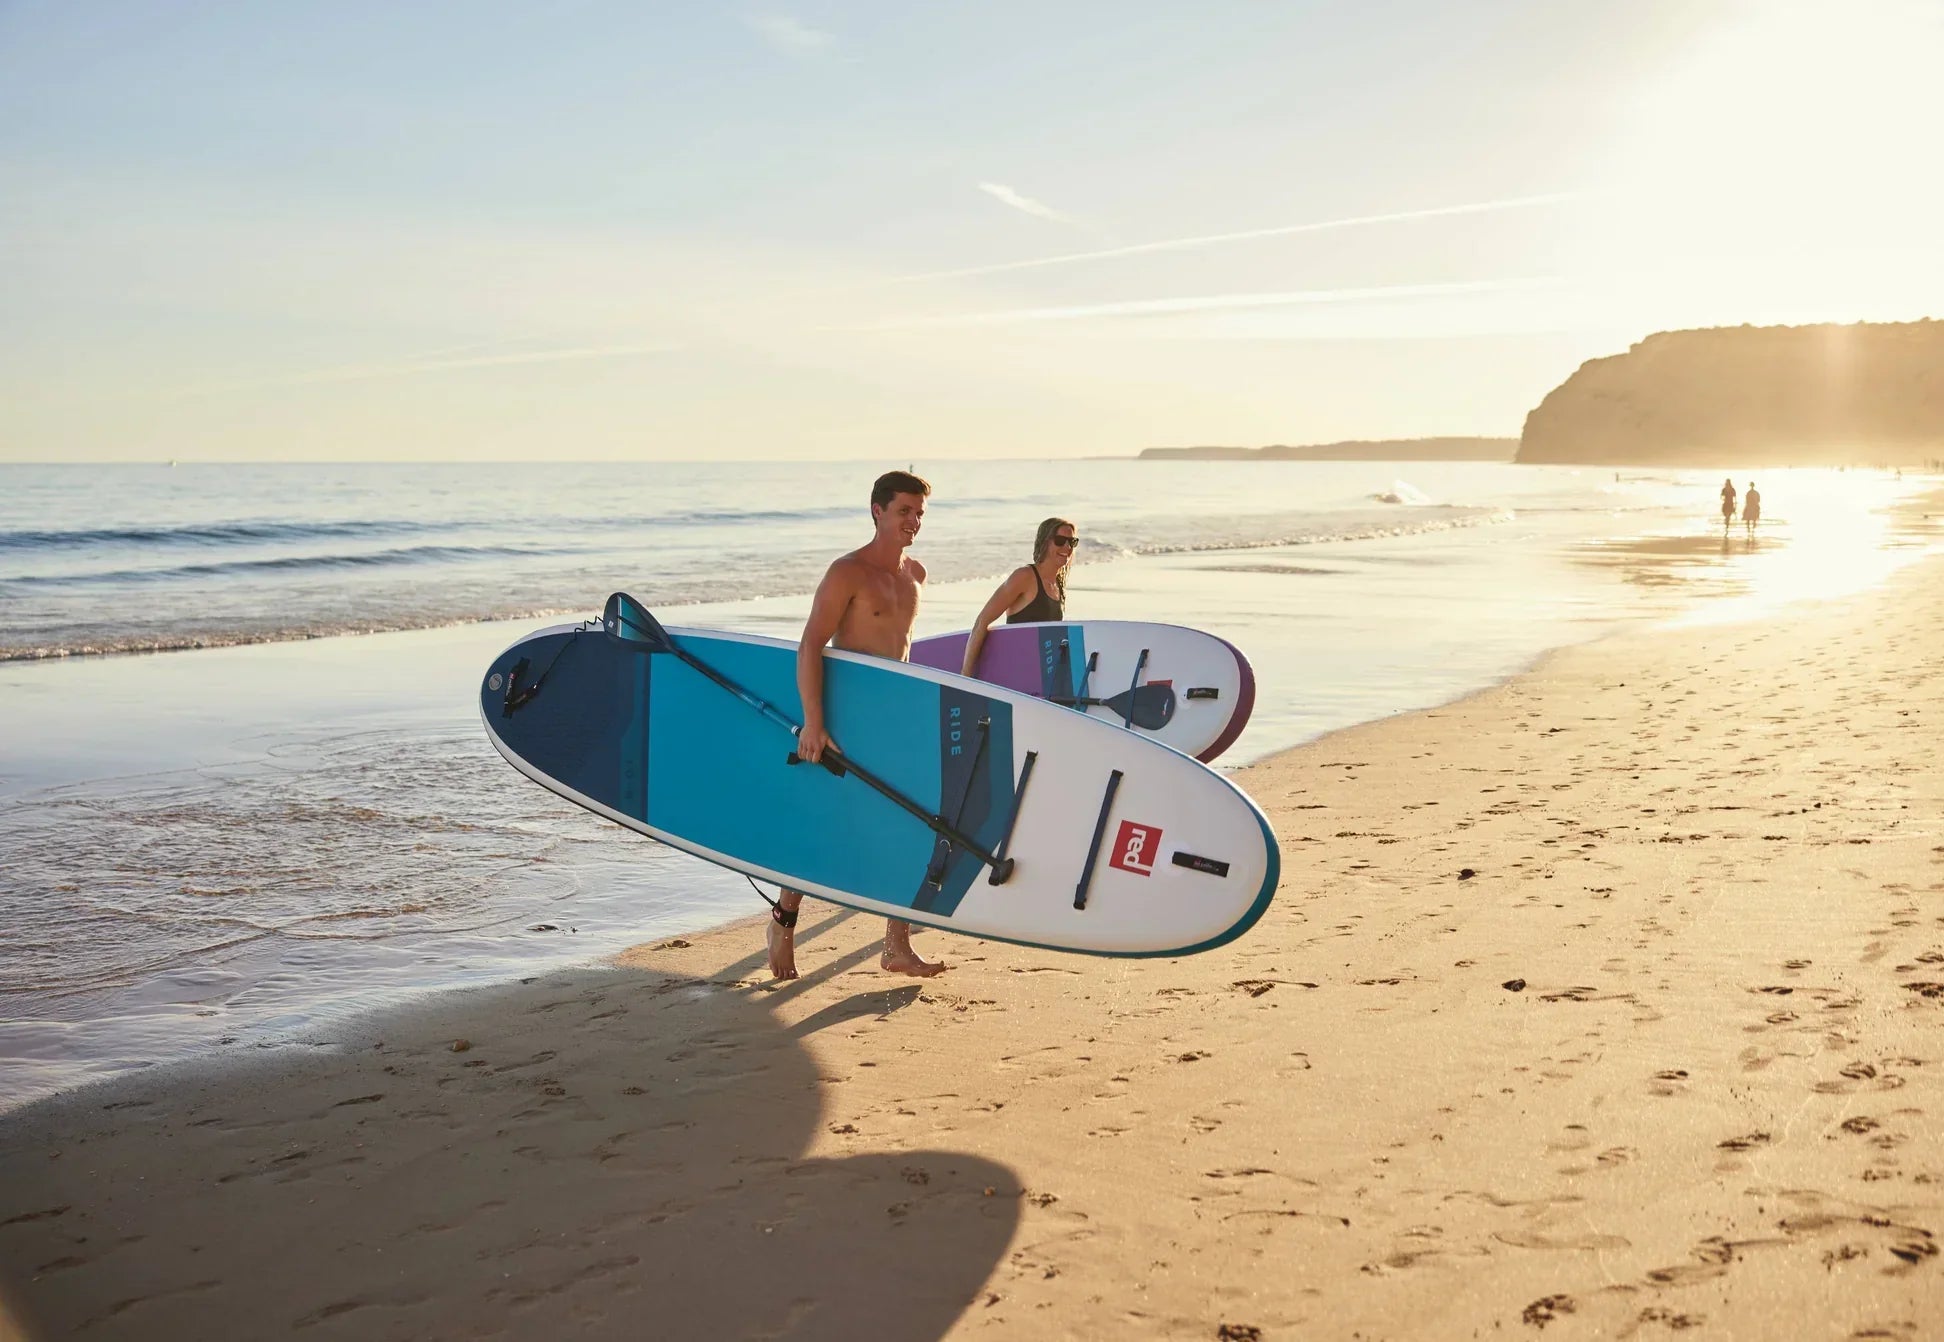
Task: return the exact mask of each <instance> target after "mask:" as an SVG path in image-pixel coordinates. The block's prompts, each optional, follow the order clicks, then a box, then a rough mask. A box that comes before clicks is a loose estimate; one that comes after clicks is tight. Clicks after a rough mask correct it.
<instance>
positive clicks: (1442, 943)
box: [0, 555, 1944, 1342]
mask: <svg viewBox="0 0 1944 1342" xmlns="http://www.w3.org/2000/svg"><path fill="white" fill-rule="evenodd" d="M1940 596H1944V557H1940V556H1935V555H1933V556H1930V557H1928V558H1925V559H1923V560H1921V561H1919V562H1918V563H1916V564H1915V565H1912V566H1909V567H1906V568H1905V569H1904V570H1903V571H1902V572H1900V573H1899V574H1897V575H1896V576H1895V577H1893V578H1892V579H1891V580H1890V582H1889V583H1888V584H1887V585H1885V586H1883V587H1879V588H1874V589H1871V590H1868V591H1865V592H1862V593H1858V594H1855V595H1852V596H1850V597H1848V598H1845V599H1842V600H1837V601H1827V602H1817V603H1804V604H1799V605H1793V606H1790V607H1788V608H1786V609H1785V610H1783V611H1782V612H1780V613H1776V614H1771V615H1770V616H1769V617H1767V618H1766V619H1765V620H1763V621H1761V622H1754V623H1736V624H1712V625H1702V626H1686V627H1667V626H1665V625H1657V626H1655V627H1652V628H1649V629H1644V630H1643V629H1630V630H1626V631H1622V632H1619V633H1617V634H1615V635H1613V636H1610V637H1607V638H1603V639H1600V640H1599V641H1597V642H1595V643H1591V644H1578V645H1574V646H1570V647H1566V648H1562V649H1558V650H1555V651H1553V652H1550V653H1548V654H1546V655H1545V656H1544V657H1543V658H1541V659H1540V660H1539V661H1538V663H1537V664H1536V665H1535V666H1533V667H1532V668H1530V669H1529V670H1527V671H1526V672H1525V673H1523V674H1521V675H1518V676H1515V677H1513V678H1511V679H1509V680H1507V681H1505V682H1504V683H1502V684H1500V685H1497V686H1495V687H1492V688H1489V689H1485V690H1481V691H1477V692H1474V693H1472V694H1469V695H1466V696H1464V697H1463V698H1461V699H1458V700H1455V701H1453V702H1451V703H1448V704H1446V705H1444V706H1442V707H1439V708H1434V709H1428V710H1424V711H1421V712H1418V713H1414V714H1410V715H1403V716H1391V717H1386V718H1381V719H1378V720H1376V721H1373V722H1367V723H1364V724H1361V725H1359V726H1355V727H1350V728H1346V729H1343V730H1340V731H1336V732H1333V733H1330V734H1328V735H1326V736H1324V737H1322V738H1319V739H1317V740H1314V741H1311V742H1309V743H1308V744H1305V745H1302V746H1298V747H1296V748H1294V749H1292V750H1287V751H1283V752H1279V753H1277V754H1274V755H1272V756H1270V757H1269V758H1267V759H1264V760H1262V761H1259V762H1257V763H1256V764H1254V765H1251V766H1250V767H1249V768H1248V769H1247V770H1246V771H1245V772H1244V774H1243V775H1242V777H1243V779H1244V780H1245V785H1246V786H1247V787H1248V789H1249V790H1250V791H1251V792H1252V793H1253V794H1254V795H1255V796H1256V797H1257V799H1258V801H1259V802H1260V803H1261V804H1262V805H1263V807H1264V809H1265V811H1267V812H1268V813H1269V814H1270V816H1271V818H1272V820H1273V822H1274V823H1275V824H1276V826H1277V829H1278V832H1279V835H1280V837H1281V841H1282V847H1283V852H1284V863H1285V879H1284V884H1283V889H1282V890H1281V891H1280V892H1279V896H1278V898H1277V900H1276V901H1275V903H1274V904H1272V906H1271V908H1270V911H1269V913H1268V914H1267V915H1266V916H1265V918H1264V920H1263V922H1262V923H1261V924H1260V925H1258V927H1257V928H1256V929H1255V930H1254V931H1252V932H1251V933H1250V934H1249V936H1247V937H1245V938H1243V939H1242V940H1240V941H1238V942H1237V943H1235V944H1234V945H1232V946H1230V947H1226V948H1223V949H1222V950H1219V951H1215V952H1210V953H1207V954H1204V955H1201V956H1196V957H1192V958H1189V959H1184V960H1177V961H1156V962H1151V963H1150V962H1140V963H1132V962H1114V961H1099V960H1087V959H1082V958H1079V957H1068V956H1059V955H1055V954H1052V953H1048V952H1036V951H1029V950H1024V949H1021V948H1014V947H1007V946H1001V945H997V944H991V943H977V942H972V941H969V940H966V939H964V938H958V937H941V936H937V935H933V934H926V933H921V934H920V937H921V939H920V942H919V944H920V948H921V950H923V951H924V953H926V954H927V955H928V956H936V955H941V954H942V955H943V956H944V957H945V958H946V959H947V961H948V962H949V963H951V964H952V965H953V968H952V970H951V972H950V973H949V974H947V975H946V976H944V977H943V978H940V979H935V980H928V981H924V982H907V981H902V980H895V979H891V978H889V977H888V976H884V975H882V974H880V973H879V972H878V971H877V970H876V969H875V966H874V963H873V961H874V957H875V950H876V943H877V937H878V934H879V931H880V929H879V928H878V927H877V925H876V920H875V919H871V918H866V917H861V916H858V915H855V914H851V913H848V912H845V911H841V910H840V911H828V910H821V909H820V916H816V917H806V919H805V922H804V927H803V929H802V931H801V933H800V935H799V950H798V962H799V965H800V967H801V968H802V970H803V972H804V977H803V978H801V979H799V980H796V981H795V982H793V983H790V984H786V985H781V986H771V985H768V984H767V983H766V982H765V981H764V979H763V978H762V967H761V958H760V957H761V940H760V936H759V935H757V933H758V930H759V929H760V925H761V924H760V918H761V915H757V916H756V917H754V918H750V919H741V920H738V921H736V922H733V923H730V924H728V925H726V926H722V927H718V928H715V929H713V930H711V931H708V932H704V933H697V934H683V935H680V936H674V937H668V938H663V939H661V940H659V941H658V942H657V943H654V944H649V945H643V946H639V947H636V948H635V949H634V950H632V951H630V952H627V953H625V954H624V955H623V956H621V957H619V960H618V962H617V963H616V964H615V965H613V966H611V967H603V968H585V969H574V970H560V971H553V972H543V973H541V974H538V975H535V976H533V978H532V979H531V981H529V982H526V983H522V984H513V985H506V986H503V987H495V988H481V989H476V990H467V991H459V992H452V993H446V994H442V995H440V996H439V997H437V998H436V999H432V1000H430V1001H426V1002H422V1003H418V1004H415V1005H413V1006H412V1007H409V1008H405V1009H401V1010H391V1011H386V1012H382V1013H379V1014H375V1015H372V1016H368V1017H365V1018H362V1019H361V1020H360V1021H359V1022H357V1024H356V1025H355V1026H347V1027H346V1028H345V1029H344V1030H343V1031H342V1032H340V1034H339V1038H338V1040H337V1042H336V1044H335V1046H334V1047H333V1049H332V1050H331V1051H330V1052H322V1051H318V1050H305V1049H296V1048H289V1049H279V1050H275V1051H270V1052H265V1053H261V1054H258V1055H257V1056H255V1057H252V1058H247V1059H222V1060H217V1061H211V1062H208V1063H206V1064H190V1065H187V1066H184V1065H176V1066H172V1067H169V1068H164V1069H158V1070H157V1071H155V1072H152V1073H141V1074H135V1075H131V1076H125V1077H121V1078H116V1079H113V1080H110V1081H108V1082H105V1083H102V1084H100V1085H98V1086H93V1087H89V1088H87V1089H84V1090H81V1091H76V1092H69V1093H66V1094H64V1095H62V1096H59V1097H56V1098H55V1099H52V1100H45V1101H41V1102H39V1103H37V1104H35V1105H32V1106H30V1107H29V1108H27V1109H23V1110H19V1111H15V1112H13V1113H9V1114H5V1115H0V1175H4V1177H0V1310H4V1309H8V1308H10V1309H12V1311H13V1312H14V1314H15V1316H16V1319H15V1327H16V1328H17V1329H19V1330H20V1331H21V1335H22V1336H23V1337H25V1338H31V1339H35V1340H36V1342H38V1339H40V1338H42V1337H53V1336H63V1335H66V1333H67V1332H68V1331H70V1330H73V1329H75V1328H78V1327H80V1326H81V1325H82V1324H84V1323H91V1324H92V1326H90V1327H89V1328H88V1332H89V1335H90V1336H108V1337H115V1336H128V1337H144V1338H155V1337H164V1338H166V1337H178V1336H180V1337H191V1336H198V1337H200V1336H211V1335H220V1333H221V1324H220V1321H221V1320H223V1319H233V1318H238V1317H254V1318H258V1319H260V1320H261V1321H263V1323H264V1325H265V1326H266V1327H272V1326H280V1325H278V1323H277V1321H285V1322H287V1323H288V1324H289V1325H293V1326H295V1325H301V1326H303V1327H304V1329H305V1331H306V1332H307V1333H309V1334H313V1335H316V1336H320V1337H330V1336H341V1337H347V1338H349V1337H359V1338H367V1337H408V1336H409V1337H423V1336H431V1337H437V1336H465V1335H473V1334H475V1333H477V1332H481V1331H503V1332H504V1334H505V1335H507V1336H512V1337H522V1338H523V1337H535V1338H539V1337H550V1336H558V1335H560V1334H562V1333H563V1332H567V1331H578V1332H579V1334H580V1335H584V1336H597V1337H599V1336H615V1337H621V1336H630V1335H634V1333H635V1332H637V1331H638V1324H639V1320H640V1318H641V1311H642V1310H643V1309H651V1310H652V1311H653V1315H654V1317H657V1318H660V1319H662V1320H664V1321H666V1322H667V1323H668V1324H669V1325H670V1326H672V1327H674V1328H675V1329H676V1330H677V1331H681V1332H686V1333H688V1334H690V1335H699V1334H702V1333H705V1332H707V1331H710V1330H714V1331H715V1332H717V1333H719V1334H721V1335H727V1336H742V1335H749V1334H752V1333H756V1332H764V1333H767V1334H770V1335H776V1336H787V1337H844V1336H856V1335H861V1334H862V1332H863V1331H864V1330H865V1329H867V1328H868V1329H870V1330H872V1331H873V1332H874V1333H875V1334H876V1335H880V1336H890V1337H899V1338H904V1337H909V1338H914V1339H915V1338H939V1337H946V1336H952V1337H960V1336H967V1337H969V1336H975V1335H980V1334H986V1335H1000V1336H1003V1335H1008V1334H1009V1333H1011V1332H1016V1331H1022V1330H1032V1331H1034V1332H1035V1333H1036V1334H1038V1335H1054V1336H1076V1337H1080V1336H1103V1335H1109V1334H1115V1335H1121V1336H1140V1337H1148V1336H1152V1337H1177V1336H1213V1335H1215V1333H1216V1330H1217V1328H1218V1327H1220V1326H1222V1325H1230V1326H1232V1327H1237V1328H1240V1327H1243V1326H1247V1327H1253V1328H1257V1329H1259V1330H1260V1332H1261V1336H1262V1337H1264V1338H1271V1339H1273V1338H1279V1337H1288V1336H1307V1335H1324V1336H1344V1337H1347V1336H1350V1335H1351V1334H1352V1333H1353V1332H1355V1331H1360V1332H1361V1333H1362V1334H1363V1335H1365V1336H1370V1335H1384V1336H1455V1335H1463V1334H1464V1333H1465V1332H1466V1331H1468V1330H1483V1331H1489V1330H1491V1329H1494V1328H1497V1329H1500V1330H1502V1331H1504V1332H1505V1333H1506V1334H1507V1335H1513V1336H1524V1335H1538V1333H1539V1332H1540V1331H1543V1332H1544V1334H1545V1335H1546V1336H1547V1337H1549V1338H1550V1337H1582V1336H1613V1335H1619V1334H1622V1333H1626V1332H1630V1331H1631V1332H1632V1333H1633V1334H1634V1335H1637V1336H1643V1337H1652V1336H1659V1335H1663V1334H1667V1333H1671V1332H1677V1331H1686V1330H1688V1329H1693V1328H1699V1329H1701V1330H1703V1331H1702V1334H1701V1335H1709V1336H1713V1335H1736V1336H1780V1335H1785V1334H1788V1333H1790V1332H1792V1331H1793V1332H1798V1333H1799V1332H1800V1331H1801V1330H1802V1329H1804V1328H1805V1327H1807V1328H1808V1329H1809V1330H1810V1331H1815V1332H1824V1333H1831V1334H1836V1335H1842V1333H1843V1331H1844V1330H1862V1329H1866V1328H1877V1329H1881V1330H1884V1331H1883V1333H1882V1334H1881V1335H1886V1336H1892V1337H1896V1336H1917V1335H1920V1333H1921V1329H1922V1328H1923V1327H1925V1325H1923V1324H1922V1323H1921V1320H1922V1319H1923V1318H1926V1317H1931V1318H1934V1317H1936V1311H1937V1308H1938V1307H1939V1305H1940V1303H1944V1278H1940V1276H1939V1275H1938V1274H1939V1272H1940V1270H1944V1269H1941V1268H1940V1258H1939V1254H1938V1241H1939V1239H1940V1237H1944V1124H1940V1123H1939V1122H1938V1121H1937V1119H1938V1117H1939V1116H1940V1114H1944V1056H1940V1051H1939V1049H1938V1046H1937V1042H1936V1041H1937V1034H1936V1031H1937V1028H1938V1021H1939V1020H1940V1019H1944V1018H1940V1017H1938V1016H1937V1014H1936V1013H1937V1011H1938V1010H1939V1007H1938V1005H1937V1001H1938V1000H1939V999H1940V998H1941V997H1944V984H1940V982H1939V981H1940V980H1944V903H1940V902H1939V901H1940V899H1944V865H1940V864H1944V857H1941V856H1940V853H1944V832H1940V829H1939V822H1938V819H1937V817H1938V814H1939V812H1940V805H1941V804H1944V794H1940V793H1939V791H1938V787H1939V785H1938V783H1937V779H1938V778H1939V777H1940V770H1939V767H1938V765H1939V762H1940V759H1939V757H1940V755H1944V747H1940V744H1939V742H1938V740H1937V738H1936V733H1935V731H1934V730H1932V729H1931V724H1933V723H1934V722H1936V721H1938V720H1939V719H1940V718H1944V601H1941V600H1940V599H1939V598H1940ZM1913 719H1914V720H1913ZM1468 873H1469V874H1468ZM1515 985H1516V986H1515ZM1930 988H1935V989H1936V991H1935V992H1931V991H1929V990H1928V989H1930ZM461 1044H463V1045H464V1047H459V1045H461ZM973 1078H976V1080H973ZM299 1246H302V1247H301V1249H299ZM293 1252H301V1254H302V1255H303V1262H304V1268H303V1271H302V1272H301V1273H300V1272H296V1271H294V1270H293V1269H292V1267H291V1259H290V1257H289V1255H290V1254H291V1253H293ZM994 1327H997V1328H998V1329H999V1332H998V1333H997V1334H991V1333H990V1331H989V1330H990V1329H992V1328H994ZM0 1335H4V1325H3V1324H0Z"/></svg>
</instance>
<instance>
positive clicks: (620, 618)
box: [601, 592, 1014, 885]
mask: <svg viewBox="0 0 1944 1342" xmlns="http://www.w3.org/2000/svg"><path fill="white" fill-rule="evenodd" d="M601 625H602V627H603V628H605V629H606V630H607V636H608V639H609V640H610V641H611V642H613V643H614V644H616V645H617V646H619V647H623V648H626V649H628V650H629V651H631V652H645V653H649V654H654V653H661V652H666V653H673V654H674V655H675V656H676V657H677V658H679V659H680V660H681V661H682V662H683V663H684V664H685V665H686V666H688V667H689V668H690V669H691V670H694V671H697V672H699V673H701V674H702V675H703V676H704V677H706V678H707V679H709V680H712V681H714V682H715V683H716V684H717V685H720V686H721V687H722V688H723V689H725V690H727V691H729V693H731V694H733V695H735V696H736V698H738V699H740V700H742V701H743V702H744V703H745V704H748V705H749V706H750V707H751V708H753V709H755V710H756V711H757V712H758V713H760V714H762V715H763V716H764V717H766V718H768V719H769V720H770V721H771V722H773V723H775V724H776V725H777V726H779V727H781V728H782V729H783V730H784V731H786V732H788V733H789V734H790V735H791V736H793V737H794V736H796V735H797V734H798V733H800V732H801V731H802V730H803V728H802V727H800V726H799V725H798V724H796V723H794V722H792V721H790V719H789V718H788V717H787V716H785V715H784V714H783V713H782V712H781V711H780V710H779V709H778V708H777V707H776V705H774V704H772V703H770V702H769V701H768V700H766V699H762V698H759V697H757V696H756V695H754V694H751V693H750V692H749V691H748V690H746V689H744V688H743V687H742V686H740V685H738V684H736V682H735V681H733V680H731V679H729V677H727V676H725V675H723V674H722V673H721V672H720V671H717V670H716V669H715V668H714V667H712V666H710V665H709V664H708V663H707V662H705V661H703V660H702V659H701V658H700V657H697V656H696V655H695V654H694V653H692V652H690V651H689V650H688V649H687V648H684V647H683V646H682V645H681V644H679V643H677V642H676V641H675V640H674V638H673V637H671V636H670V635H669V632H668V631H667V630H666V629H664V628H662V626H661V621H659V620H657V619H656V618H655V617H654V615H653V614H651V613H650V612H649V610H648V608H647V607H646V606H644V605H642V604H641V603H640V602H639V601H636V600H635V599H634V598H633V597H631V596H629V595H628V594H627V593H626V592H616V593H614V595H612V596H610V597H609V598H608V599H607V609H606V610H605V611H603V612H602V615H601ZM816 762H817V763H818V764H821V765H822V766H823V767H824V768H825V769H826V770H828V771H829V772H830V773H831V774H832V775H833V776H835V777H837V778H842V777H844V776H845V775H846V774H849V775H851V776H852V777H854V778H856V779H857V780H858V781H859V782H860V783H863V784H864V785H865V786H867V787H869V788H870V789H871V790H872V791H874V792H876V793H877V794H878V795H879V796H881V797H883V798H884V799H885V800H887V801H890V802H892V803H894V804H896V805H897V806H899V807H900V808H902V809H903V810H904V811H906V812H908V813H909V814H911V815H912V816H913V817H915V818H916V819H917V820H918V821H920V822H921V823H922V824H923V825H924V826H925V827H926V828H927V829H929V830H931V832H932V833H934V834H936V835H938V836H939V837H940V838H941V839H944V840H945V841H946V842H948V843H953V844H956V845H958V846H959V847H960V848H963V849H964V850H965V851H966V852H968V853H970V854H972V856H974V857H976V858H978V859H979V861H980V862H982V863H984V864H985V865H986V866H988V867H990V868H991V869H992V871H991V874H990V875H988V876H987V877H986V879H987V881H989V882H990V883H991V884H993V885H1004V884H1005V883H1006V880H1007V878H1008V877H1010V876H1011V875H1012V873H1013V865H1014V863H1013V859H1012V858H1009V857H995V856H993V855H992V854H991V853H989V852H987V851H986V850H985V849H984V848H981V847H980V846H979V845H978V844H976V843H974V842H973V841H972V840H971V839H969V838H967V837H966V836H965V835H964V834H962V833H960V832H959V829H958V827H957V826H955V825H951V824H948V823H947V822H946V820H945V818H944V817H943V816H936V815H933V814H932V813H931V812H929V811H927V810H926V809H925V808H924V807H922V806H920V805H919V804H918V803H917V802H915V801H913V800H912V799H911V798H909V797H907V796H905V795H904V793H902V792H900V791H898V790H897V789H896V788H894V787H892V786H891V785H890V784H889V783H887V782H885V781H884V780H883V779H881V778H879V777H878V776H877V775H876V774H873V773H871V772H870V771H869V770H868V769H864V768H862V767H860V766H859V765H858V764H857V762H856V761H854V760H851V759H847V758H845V756H844V755H843V753H842V752H840V751H839V750H838V749H837V748H836V747H835V746H825V747H824V751H823V756H822V758H820V759H818V760H817V761H816ZM784 763H786V764H801V763H804V760H803V759H802V757H801V756H799V755H798V754H797V753H796V752H795V751H794V750H793V751H791V752H790V753H789V755H788V756H787V757H785V759H784Z"/></svg>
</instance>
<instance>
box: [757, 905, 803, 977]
mask: <svg viewBox="0 0 1944 1342" xmlns="http://www.w3.org/2000/svg"><path fill="white" fill-rule="evenodd" d="M792 894H795V892H794V891H789V890H786V891H784V892H783V897H782V898H781V899H779V900H777V901H776V907H775V908H773V909H771V910H770V920H769V926H768V927H767V928H765V929H764V941H765V942H766V944H767V945H768V946H769V970H770V977H771V978H773V979H793V978H795V977H796V976H797V967H796V921H797V905H798V904H800V903H802V902H803V896H802V895H797V896H796V899H795V900H794V901H792V900H791V899H790V896H791V895H792Z"/></svg>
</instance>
